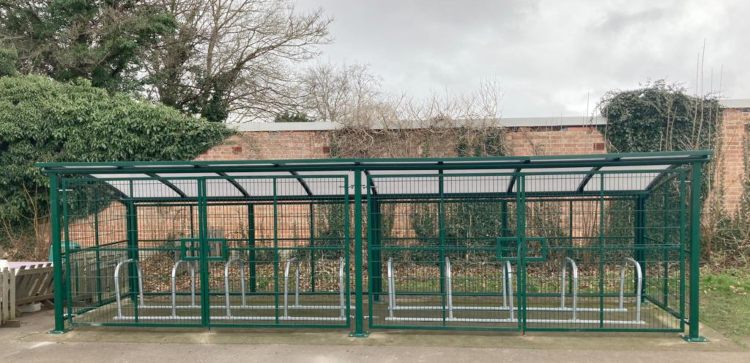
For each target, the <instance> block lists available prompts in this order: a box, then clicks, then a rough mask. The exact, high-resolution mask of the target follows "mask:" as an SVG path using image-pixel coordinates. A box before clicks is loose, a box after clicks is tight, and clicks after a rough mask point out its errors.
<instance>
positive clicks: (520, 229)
mask: <svg viewBox="0 0 750 363" xmlns="http://www.w3.org/2000/svg"><path fill="white" fill-rule="evenodd" d="M516 237H517V238H518V243H517V251H518V252H517V253H518V276H516V284H517V286H518V288H517V289H516V291H517V294H518V316H517V319H518V328H519V329H520V330H521V332H522V333H525V332H526V305H527V301H526V180H525V176H524V175H517V177H516ZM508 283H509V284H512V283H513V282H512V281H508Z"/></svg>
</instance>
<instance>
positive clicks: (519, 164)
mask: <svg viewBox="0 0 750 363" xmlns="http://www.w3.org/2000/svg"><path fill="white" fill-rule="evenodd" d="M710 156H711V152H710V151H681V152H661V153H623V154H594V155H563V156H529V157H521V156H509V157H482V158H408V159H307V160H257V161H256V160H242V161H158V162H153V161H152V162H137V161H133V162H104V163H102V162H97V163H38V164H37V166H38V167H40V168H42V170H43V171H44V172H45V173H48V174H59V175H63V176H65V177H70V176H74V175H77V176H85V177H90V178H95V179H100V180H102V181H106V183H108V184H109V185H111V186H112V187H113V188H115V189H116V190H117V191H118V192H119V194H120V195H121V196H122V197H124V198H134V199H142V200H150V199H180V198H182V199H188V198H189V199H192V198H196V197H197V196H198V182H197V180H198V179H202V178H205V179H206V195H207V196H208V197H210V198H255V197H274V195H275V196H276V197H277V198H279V199H283V198H284V197H318V196H342V195H347V194H349V195H351V194H352V191H351V188H352V184H353V180H354V173H355V172H363V173H364V174H365V175H367V176H368V177H369V178H368V180H367V182H364V181H363V188H364V187H366V185H364V184H366V183H369V186H370V190H371V193H372V194H378V195H399V196H404V197H408V196H410V195H432V194H435V195H436V194H439V193H441V190H440V189H441V188H440V184H441V179H442V184H443V188H442V193H444V194H449V195H450V194H456V195H463V194H498V193H516V192H517V188H518V185H519V183H518V178H519V176H523V178H524V189H525V190H524V191H525V192H526V193H556V194H560V195H576V194H586V193H597V192H607V193H609V192H639V191H648V190H649V189H650V188H652V187H653V186H654V185H656V184H657V182H658V181H659V180H661V178H662V177H664V176H666V175H667V174H669V173H670V171H671V170H673V169H676V168H679V167H681V166H689V165H690V164H694V163H705V162H707V161H708V160H709V159H710ZM405 176H408V178H405ZM363 192H365V191H364V190H363Z"/></svg>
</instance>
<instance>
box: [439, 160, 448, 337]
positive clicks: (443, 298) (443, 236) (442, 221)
mask: <svg viewBox="0 0 750 363" xmlns="http://www.w3.org/2000/svg"><path fill="white" fill-rule="evenodd" d="M439 172H440V176H439V177H438V194H439V198H440V199H439V200H438V239H439V241H440V253H439V254H438V256H439V257H438V259H439V261H438V266H440V303H441V305H442V315H443V316H442V317H443V325H445V323H446V320H445V319H446V318H447V314H446V300H447V293H446V287H445V279H446V274H445V266H446V265H445V249H446V243H447V241H446V240H445V239H446V231H445V181H444V179H443V171H442V170H440V171H439Z"/></svg>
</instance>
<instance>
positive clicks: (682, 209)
mask: <svg viewBox="0 0 750 363" xmlns="http://www.w3.org/2000/svg"><path fill="white" fill-rule="evenodd" d="M685 177H686V176H685V173H684V172H680V195H679V197H678V200H679V202H678V203H679V204H680V217H679V218H680V223H679V225H680V232H679V238H680V257H679V258H680V330H682V331H685V249H686V248H687V241H686V239H685V232H686V231H685V226H686V219H687V218H686V217H685V214H686V210H685V209H686V208H685V203H686V202H687V201H686V200H685Z"/></svg>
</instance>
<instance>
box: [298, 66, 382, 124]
mask: <svg viewBox="0 0 750 363" xmlns="http://www.w3.org/2000/svg"><path fill="white" fill-rule="evenodd" d="M300 84H301V87H300V88H301V92H302V99H303V100H304V106H305V107H306V108H307V109H308V110H309V111H308V112H310V113H312V116H313V117H314V118H315V119H317V120H325V121H335V122H342V123H351V122H355V120H359V121H360V122H361V121H362V120H363V118H364V116H365V115H364V114H363V113H365V112H367V111H366V110H368V109H372V108H374V107H375V105H376V104H377V103H379V100H378V97H380V82H379V80H378V79H377V77H375V76H374V75H372V74H371V73H370V72H369V69H368V68H367V66H364V65H360V64H354V65H341V66H336V65H333V64H330V63H328V64H318V65H315V66H313V67H310V68H308V69H307V70H306V71H305V72H304V73H303V74H302V76H301V80H300Z"/></svg>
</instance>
